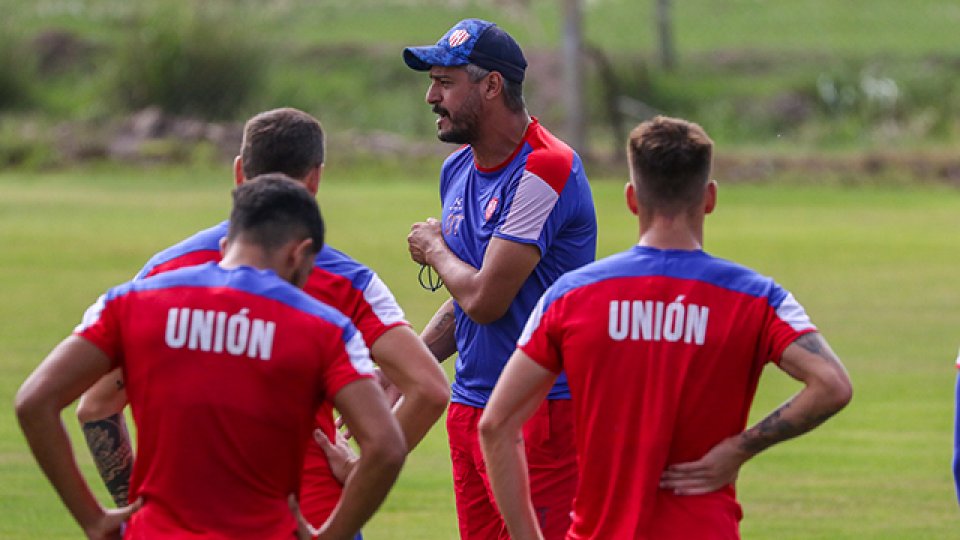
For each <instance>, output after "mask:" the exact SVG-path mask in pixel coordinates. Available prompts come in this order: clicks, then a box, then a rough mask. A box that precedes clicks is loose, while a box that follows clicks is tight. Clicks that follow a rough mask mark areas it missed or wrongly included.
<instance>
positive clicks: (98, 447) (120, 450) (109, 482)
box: [83, 413, 133, 507]
mask: <svg viewBox="0 0 960 540" xmlns="http://www.w3.org/2000/svg"><path fill="white" fill-rule="evenodd" d="M83 435H84V437H85V438H86V440H87V446H88V447H89V448H90V454H91V455H92V456H93V461H94V462H95V463H96V464H97V471H99V473H100V478H101V479H102V480H103V483H104V485H106V486H107V491H109V492H110V496H111V497H113V501H114V503H116V505H117V506H118V507H121V506H126V505H127V504H129V502H128V497H129V491H130V474H131V473H132V472H133V449H132V447H131V445H130V436H129V435H128V434H127V425H126V422H125V421H124V418H123V413H116V414H114V415H113V416H109V417H107V418H104V419H103V420H96V421H94V422H85V423H84V424H83Z"/></svg>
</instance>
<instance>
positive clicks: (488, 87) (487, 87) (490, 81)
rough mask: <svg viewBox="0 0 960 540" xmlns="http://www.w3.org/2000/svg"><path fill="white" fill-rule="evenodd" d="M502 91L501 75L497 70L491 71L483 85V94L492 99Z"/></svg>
mask: <svg viewBox="0 0 960 540" xmlns="http://www.w3.org/2000/svg"><path fill="white" fill-rule="evenodd" d="M502 93H503V75H501V74H500V72H499V71H491V72H490V74H489V75H487V80H486V82H485V83H484V85H483V95H484V97H486V98H487V99H494V98H495V97H497V96H499V95H500V94H502Z"/></svg>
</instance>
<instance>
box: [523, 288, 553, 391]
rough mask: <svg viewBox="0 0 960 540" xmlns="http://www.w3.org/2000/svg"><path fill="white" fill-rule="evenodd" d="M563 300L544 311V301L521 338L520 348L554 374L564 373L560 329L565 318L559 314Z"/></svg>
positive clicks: (538, 306)
mask: <svg viewBox="0 0 960 540" xmlns="http://www.w3.org/2000/svg"><path fill="white" fill-rule="evenodd" d="M561 302H562V299H560V300H557V301H555V302H553V303H552V304H550V306H549V308H548V309H546V310H543V309H542V305H543V304H542V301H541V302H540V303H538V304H537V306H536V308H534V310H533V313H532V314H531V315H530V319H529V320H528V321H527V326H526V328H524V330H523V335H521V336H520V343H519V345H518V348H519V349H520V350H521V351H523V352H524V354H526V355H527V356H529V357H530V358H531V359H533V361H534V362H536V363H538V364H540V365H541V366H543V367H544V368H546V369H549V370H550V371H552V372H554V373H560V372H561V371H563V355H562V353H561V349H560V341H561V340H560V329H561V323H562V322H563V317H562V316H561V315H560V314H559V312H560V311H561V309H562V306H560V305H558V304H560V303H561Z"/></svg>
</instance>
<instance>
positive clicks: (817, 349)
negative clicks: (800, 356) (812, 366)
mask: <svg viewBox="0 0 960 540" xmlns="http://www.w3.org/2000/svg"><path fill="white" fill-rule="evenodd" d="M794 343H796V344H797V345H799V346H800V347H801V348H803V349H804V350H806V351H808V352H810V353H813V354H815V355H817V356H819V357H820V358H823V359H824V360H826V361H827V362H829V363H831V364H836V365H839V363H840V359H839V358H837V356H836V355H835V354H833V351H831V350H830V348H829V347H827V342H826V341H824V339H823V336H821V335H820V334H819V333H818V332H810V333H809V334H804V335H802V336H800V337H798V338H797V339H796V340H795V341H794Z"/></svg>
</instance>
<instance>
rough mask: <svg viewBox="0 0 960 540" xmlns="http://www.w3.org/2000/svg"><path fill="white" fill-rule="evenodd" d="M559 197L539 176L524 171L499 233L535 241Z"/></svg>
mask: <svg viewBox="0 0 960 540" xmlns="http://www.w3.org/2000/svg"><path fill="white" fill-rule="evenodd" d="M559 198H560V194H558V193H557V192H556V191H554V189H553V188H552V187H551V186H550V184H548V183H546V182H545V181H544V180H543V179H542V178H540V177H539V176H537V175H535V174H533V173H531V172H529V171H524V173H523V176H521V177H520V184H519V185H518V186H517V192H516V193H515V194H514V196H513V204H512V205H511V206H510V213H509V214H508V215H507V219H506V220H505V221H504V222H503V226H501V227H500V233H501V234H505V235H508V236H513V237H515V238H523V239H525V240H533V241H536V240H538V239H539V238H540V231H542V230H543V225H544V224H545V223H546V222H547V217H549V216H550V212H551V211H553V207H554V205H556V203H557V199H559Z"/></svg>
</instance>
